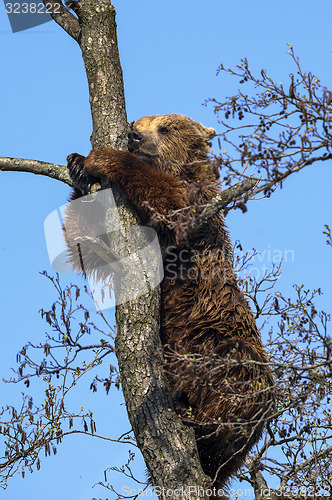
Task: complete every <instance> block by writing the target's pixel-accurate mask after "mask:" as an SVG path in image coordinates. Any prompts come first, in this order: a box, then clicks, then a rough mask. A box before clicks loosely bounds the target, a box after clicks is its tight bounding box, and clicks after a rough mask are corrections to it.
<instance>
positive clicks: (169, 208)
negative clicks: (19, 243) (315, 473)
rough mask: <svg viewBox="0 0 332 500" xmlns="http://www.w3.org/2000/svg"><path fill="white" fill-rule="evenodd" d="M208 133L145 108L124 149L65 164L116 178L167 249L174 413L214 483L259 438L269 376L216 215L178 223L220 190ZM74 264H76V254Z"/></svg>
mask: <svg viewBox="0 0 332 500" xmlns="http://www.w3.org/2000/svg"><path fill="white" fill-rule="evenodd" d="M214 135H215V131H214V129H212V128H206V127H204V126H203V125H201V124H200V123H197V122H195V121H193V120H191V119H190V118H187V117H185V116H181V115H177V114H170V115H165V116H160V115H155V116H147V117H144V118H141V119H140V120H138V121H136V122H135V123H134V125H133V128H132V131H131V132H130V133H129V152H127V151H116V150H114V149H111V148H109V147H99V148H96V149H93V150H92V151H91V153H90V154H89V155H88V156H87V157H86V158H85V157H83V156H81V155H77V154H76V153H74V154H72V155H69V157H68V166H69V171H70V174H71V176H72V178H73V180H74V181H75V182H76V183H78V184H79V185H80V186H85V187H86V186H88V185H89V184H92V183H93V182H95V181H96V180H98V179H101V178H102V177H104V176H105V177H107V178H109V179H110V180H111V181H114V182H116V183H118V184H119V185H120V188H121V189H122V190H123V192H124V194H125V196H126V197H127V198H128V200H129V201H130V203H131V204H132V205H133V206H134V207H135V208H136V210H137V211H138V212H139V213H140V214H141V217H142V221H143V223H144V224H146V225H148V224H152V225H153V226H154V227H155V229H156V231H157V233H158V237H159V241H160V244H161V246H162V248H163V250H164V254H165V255H166V256H165V260H164V272H165V277H164V279H163V281H162V283H161V328H160V336H161V340H162V343H163V345H164V352H165V358H166V366H165V369H166V372H167V374H168V377H169V380H170V385H171V390H172V396H173V398H174V400H175V403H176V407H177V410H178V413H179V415H180V416H181V418H183V420H184V421H185V422H186V423H187V424H188V425H191V426H193V427H194V429H195V434H196V438H197V446H198V451H199V456H200V460H201V464H202V468H203V470H204V472H205V473H206V474H207V475H208V476H209V477H210V478H211V486H213V487H215V488H216V489H220V488H222V487H223V485H225V482H226V481H227V480H228V479H229V478H230V476H231V475H232V474H234V473H235V472H236V471H237V470H238V469H239V468H240V467H241V465H242V464H243V463H244V459H245V457H246V455H247V453H248V452H249V450H250V449H251V448H252V446H253V445H254V444H255V443H257V441H258V440H259V438H260V437H261V434H262V430H263V427H264V424H265V422H266V420H267V418H268V417H269V416H270V415H271V411H272V407H273V385H274V380H273V375H272V372H271V369H270V367H269V361H268V358H267V356H266V354H265V352H264V349H263V345H262V342H261V338H260V333H259V331H258V329H257V327H256V324H255V320H254V316H253V313H252V311H251V309H250V307H249V304H248V302H247V300H246V299H245V297H244V294H243V293H242V291H241V290H240V289H239V287H238V284H237V279H236V276H235V274H234V271H233V252H232V245H231V241H230V238H229V234H228V231H227V228H226V226H225V223H224V219H223V217H222V215H221V214H219V215H218V216H216V217H215V218H214V219H212V220H210V221H209V222H208V224H207V225H205V226H204V227H201V229H200V230H199V231H198V232H197V231H196V232H192V233H190V231H188V232H187V231H186V229H185V228H186V227H187V226H188V222H190V221H192V220H193V218H194V217H195V214H197V213H199V211H200V210H201V208H202V207H203V206H204V204H205V203H206V202H207V201H208V200H210V199H211V198H212V197H213V196H214V195H216V194H217V192H218V190H219V184H218V180H217V177H218V175H217V173H216V171H215V169H214V168H213V166H212V164H211V162H210V161H209V158H208V154H209V141H210V140H211V139H212V137H213V136H214ZM79 195H80V193H79V192H78V191H77V192H76V193H75V194H74V196H73V197H74V198H75V197H77V196H79ZM72 260H74V258H73V257H72ZM74 264H76V267H77V268H79V267H80V263H79V261H78V259H77V258H76V262H74ZM87 272H92V271H90V270H89V269H88V270H87Z"/></svg>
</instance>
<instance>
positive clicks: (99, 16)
mask: <svg viewBox="0 0 332 500" xmlns="http://www.w3.org/2000/svg"><path fill="white" fill-rule="evenodd" d="M70 6H71V8H72V9H73V10H74V11H75V13H76V14H77V15H78V23H79V25H78V23H77V20H76V18H75V17H74V16H72V14H70V13H69V12H68V11H67V10H66V12H65V11H62V12H63V17H62V18H59V16H57V18H56V17H55V16H53V17H54V19H55V20H56V21H57V22H58V24H60V25H61V26H62V27H63V28H64V29H65V30H66V31H67V32H68V33H69V34H70V35H71V36H72V37H73V38H74V39H75V40H77V41H78V43H79V45H80V47H81V49H82V55H83V60H84V64H85V68H86V73H87V78H88V84H89V94H90V105H91V113H92V121H93V132H92V136H91V142H92V146H93V147H96V146H101V145H108V146H112V147H114V148H117V149H125V148H126V144H127V140H126V137H127V133H128V124H127V118H126V110H125V100H124V86H123V78H122V69H121V65H120V60H119V54H118V46H117V36H116V23H115V9H114V7H113V6H112V5H111V4H110V3H109V1H108V0H98V1H96V0H81V1H80V2H79V3H76V2H71V4H70ZM103 187H108V186H107V184H105V185H103ZM112 187H113V193H114V197H115V200H116V202H117V205H118V210H119V213H120V218H121V222H122V230H121V231H122V232H123V234H124V235H125V238H127V229H126V228H128V227H129V226H132V225H136V226H137V225H138V223H139V220H138V218H137V216H136V215H135V214H133V213H132V211H131V210H129V208H128V206H127V204H126V201H125V200H124V198H123V197H122V195H121V193H120V192H119V190H118V189H114V187H115V188H116V186H112ZM106 226H107V227H108V228H110V229H111V220H107V221H106ZM148 243H149V242H148V241H146V242H145V244H146V245H148ZM127 254H128V255H130V249H127ZM131 272H133V273H134V272H135V271H131ZM131 278H132V276H130V275H129V276H127V280H128V282H129V283H130V282H131ZM134 278H135V277H134V276H133V282H134V281H135V279H134ZM146 284H147V287H148V289H149V283H148V282H147V283H146ZM119 293H121V292H120V291H119V290H117V289H115V295H116V298H117V294H119ZM159 294H160V291H159V288H157V289H154V290H150V291H149V293H147V294H145V295H142V296H141V297H139V298H138V299H137V300H132V301H130V302H126V303H124V304H121V305H119V306H117V308H116V321H117V338H116V352H117V357H118V362H119V369H120V374H121V382H122V387H123V392H124V397H125V401H126V406H127V411H128V416H129V420H130V422H131V425H132V427H133V430H134V434H135V437H136V440H137V444H138V446H139V448H140V449H141V451H142V453H143V456H144V459H145V462H146V464H147V467H148V469H149V472H150V475H151V478H152V481H153V484H154V485H155V486H158V487H159V488H160V490H159V491H158V494H159V496H160V498H166V497H167V498H168V499H169V498H177V499H178V498H195V499H196V498H199V497H200V496H201V495H202V494H201V493H200V492H199V491H197V490H198V488H199V487H202V486H204V484H206V479H207V478H206V476H205V475H204V473H203V471H202V468H201V465H200V461H199V457H198V453H197V447H196V442H195V437H194V432H193V431H192V430H191V429H189V428H187V427H185V426H184V425H183V424H182V422H181V420H180V419H179V418H178V416H177V415H176V414H175V412H174V406H173V401H172V399H171V397H170V396H169V393H168V391H167V380H166V378H165V375H164V372H163V368H162V362H161V357H160V355H158V352H159V353H160V349H161V343H160V338H159ZM117 302H118V303H119V300H117ZM195 487H196V488H197V489H196V491H194V488H195ZM179 488H182V491H183V494H181V495H180V496H179Z"/></svg>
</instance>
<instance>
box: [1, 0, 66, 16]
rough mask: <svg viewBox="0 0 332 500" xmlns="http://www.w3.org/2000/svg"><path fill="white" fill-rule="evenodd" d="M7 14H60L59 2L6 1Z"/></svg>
mask: <svg viewBox="0 0 332 500" xmlns="http://www.w3.org/2000/svg"><path fill="white" fill-rule="evenodd" d="M6 12H7V14H60V4H59V3H55V4H53V3H46V4H43V3H42V2H41V3H27V2H26V3H10V2H7V3H6Z"/></svg>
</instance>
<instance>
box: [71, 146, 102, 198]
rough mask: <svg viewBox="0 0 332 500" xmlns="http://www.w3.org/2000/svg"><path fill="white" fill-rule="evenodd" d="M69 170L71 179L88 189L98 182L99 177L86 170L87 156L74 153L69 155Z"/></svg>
mask: <svg viewBox="0 0 332 500" xmlns="http://www.w3.org/2000/svg"><path fill="white" fill-rule="evenodd" d="M67 162H68V170H69V175H70V178H71V180H72V181H73V182H74V183H75V184H76V185H77V186H79V187H80V188H84V189H87V188H89V187H91V186H92V185H93V184H95V183H96V182H98V179H97V178H96V177H93V176H91V175H90V176H89V175H87V174H86V173H85V172H84V162H85V156H82V155H79V154H78V153H72V154H70V155H68V156H67Z"/></svg>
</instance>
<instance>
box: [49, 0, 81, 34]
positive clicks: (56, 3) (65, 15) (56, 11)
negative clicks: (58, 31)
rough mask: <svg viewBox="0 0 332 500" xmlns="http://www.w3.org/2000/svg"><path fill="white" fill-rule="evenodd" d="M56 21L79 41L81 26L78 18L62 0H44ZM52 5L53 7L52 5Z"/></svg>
mask: <svg viewBox="0 0 332 500" xmlns="http://www.w3.org/2000/svg"><path fill="white" fill-rule="evenodd" d="M44 4H45V5H46V4H47V10H48V12H50V15H51V17H52V18H53V19H54V21H55V22H56V23H57V24H58V25H59V26H61V28H63V29H64V30H65V31H66V32H67V33H68V35H70V36H71V37H72V38H74V40H76V42H78V40H79V37H80V33H81V27H80V24H79V22H78V19H77V18H76V17H75V16H74V15H73V14H72V13H71V12H69V10H68V9H67V8H66V7H65V6H64V5H63V3H62V0H44ZM50 5H51V7H50Z"/></svg>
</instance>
